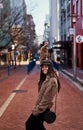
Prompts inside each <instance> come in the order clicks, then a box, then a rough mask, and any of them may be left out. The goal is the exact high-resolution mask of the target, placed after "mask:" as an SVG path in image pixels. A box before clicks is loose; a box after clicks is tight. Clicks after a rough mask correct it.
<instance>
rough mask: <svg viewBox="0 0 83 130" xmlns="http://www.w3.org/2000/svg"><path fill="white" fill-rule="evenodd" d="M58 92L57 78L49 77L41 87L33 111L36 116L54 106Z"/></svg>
mask: <svg viewBox="0 0 83 130" xmlns="http://www.w3.org/2000/svg"><path fill="white" fill-rule="evenodd" d="M57 90H58V83H57V79H56V77H54V76H53V75H52V76H50V77H49V76H47V77H46V79H45V81H44V82H43V83H42V85H41V86H39V95H38V99H37V101H36V104H35V107H34V108H33V110H32V113H33V114H34V115H38V114H39V113H42V112H44V111H45V110H46V109H47V108H51V107H52V105H53V98H54V96H55V94H56V93H57Z"/></svg>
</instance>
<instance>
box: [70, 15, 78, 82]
mask: <svg viewBox="0 0 83 130" xmlns="http://www.w3.org/2000/svg"><path fill="white" fill-rule="evenodd" d="M71 17H72V23H73V28H74V43H73V80H74V81H76V77H77V60H76V20H77V15H76V14H72V15H71Z"/></svg>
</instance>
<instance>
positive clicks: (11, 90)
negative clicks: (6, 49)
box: [0, 65, 83, 130]
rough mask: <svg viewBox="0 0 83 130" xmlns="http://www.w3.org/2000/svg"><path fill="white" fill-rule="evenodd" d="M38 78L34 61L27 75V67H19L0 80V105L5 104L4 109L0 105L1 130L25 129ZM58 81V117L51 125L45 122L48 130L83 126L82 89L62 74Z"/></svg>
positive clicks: (37, 70) (72, 129)
mask: <svg viewBox="0 0 83 130" xmlns="http://www.w3.org/2000/svg"><path fill="white" fill-rule="evenodd" d="M38 78H39V66H38V65H37V66H36V67H35V68H34V69H33V71H32V72H31V73H30V74H29V75H27V72H26V67H24V68H23V67H21V68H20V69H18V70H17V71H16V72H15V73H14V74H13V73H12V75H11V76H10V77H8V78H6V79H5V80H2V81H0V107H1V108H5V110H4V111H3V110H2V109H1V108H0V112H1V117H0V130H25V121H26V120H27V118H28V117H29V115H30V113H31V110H32V108H33V106H34V104H35V101H36V98H37V94H38V93H37V81H38ZM60 81H61V91H60V93H59V94H58V97H57V119H56V121H55V122H54V123H53V124H51V125H48V124H46V123H45V124H44V125H45V126H46V129H47V130H83V91H80V90H79V89H78V88H77V87H76V86H75V84H73V82H72V81H71V80H69V79H68V78H67V77H64V75H62V74H60ZM15 90H16V91H15ZM18 90H20V91H18ZM9 97H10V98H9ZM12 97H13V98H12ZM8 99H9V100H8ZM4 103H5V105H4ZM3 105H4V106H3ZM7 105H8V106H7ZM2 106H3V107H2ZM53 109H54V106H53Z"/></svg>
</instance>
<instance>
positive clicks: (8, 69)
mask: <svg viewBox="0 0 83 130" xmlns="http://www.w3.org/2000/svg"><path fill="white" fill-rule="evenodd" d="M8 76H10V65H8Z"/></svg>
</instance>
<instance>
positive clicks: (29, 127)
mask: <svg viewBox="0 0 83 130" xmlns="http://www.w3.org/2000/svg"><path fill="white" fill-rule="evenodd" d="M59 90H60V85H59V82H58V76H57V73H56V71H55V70H54V68H53V64H52V62H51V61H50V60H42V62H41V72H40V80H39V83H38V92H39V93H38V98H37V101H36V104H35V107H34V108H33V110H32V114H31V115H30V117H29V119H28V120H27V122H26V130H46V129H45V127H44V125H43V123H44V118H43V117H44V113H45V112H46V111H48V110H49V109H51V107H52V106H53V102H52V101H53V98H54V96H55V95H56V94H57V92H59Z"/></svg>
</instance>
